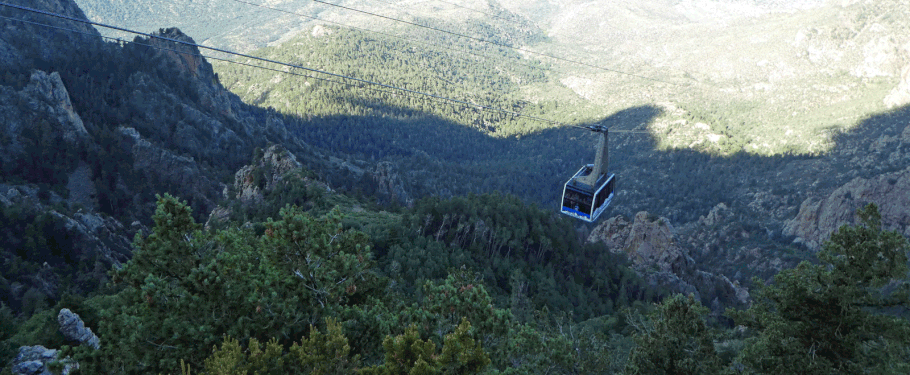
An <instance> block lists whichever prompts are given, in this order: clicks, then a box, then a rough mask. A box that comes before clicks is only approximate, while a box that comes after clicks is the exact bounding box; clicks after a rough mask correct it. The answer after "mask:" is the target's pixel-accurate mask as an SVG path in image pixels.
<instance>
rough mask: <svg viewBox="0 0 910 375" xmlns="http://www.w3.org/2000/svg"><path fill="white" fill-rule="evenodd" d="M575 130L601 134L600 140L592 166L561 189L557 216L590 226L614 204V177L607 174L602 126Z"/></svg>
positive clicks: (604, 129) (606, 154) (582, 169)
mask: <svg viewBox="0 0 910 375" xmlns="http://www.w3.org/2000/svg"><path fill="white" fill-rule="evenodd" d="M577 127H580V128H584V129H588V130H591V131H594V132H597V133H600V134H601V135H602V136H601V137H600V140H599V141H598V142H597V148H596V151H595V152H596V155H595V159H594V164H588V165H585V166H582V167H581V169H579V170H578V172H577V173H575V175H574V176H572V178H570V179H569V181H566V184H565V185H564V186H563V191H562V205H561V207H562V208H561V209H560V212H562V213H564V214H566V215H569V216H572V217H574V218H577V219H581V220H584V221H587V222H589V223H593V222H595V221H597V218H599V217H600V215H601V214H603V212H604V211H605V210H606V209H607V206H609V205H610V202H612V201H613V193H614V190H615V188H616V175H614V174H612V173H608V171H607V167H608V166H609V152H608V150H607V139H608V136H609V130H608V129H607V127H605V126H601V125H592V126H577Z"/></svg>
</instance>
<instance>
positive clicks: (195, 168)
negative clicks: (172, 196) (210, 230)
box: [117, 127, 223, 212]
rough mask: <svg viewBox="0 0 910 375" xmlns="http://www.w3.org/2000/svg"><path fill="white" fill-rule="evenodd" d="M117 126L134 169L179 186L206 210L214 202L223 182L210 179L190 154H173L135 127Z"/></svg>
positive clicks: (186, 197)
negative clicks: (146, 137) (130, 155)
mask: <svg viewBox="0 0 910 375" xmlns="http://www.w3.org/2000/svg"><path fill="white" fill-rule="evenodd" d="M117 130H118V131H119V132H120V134H121V136H122V137H121V144H122V146H123V147H124V148H125V149H128V150H130V153H131V154H132V157H133V169H134V170H136V171H139V172H140V173H141V174H142V175H146V176H150V177H152V178H154V180H156V181H159V183H163V184H166V185H170V186H177V187H179V188H180V190H179V191H180V195H181V196H182V197H184V198H185V199H193V200H194V201H195V202H196V203H197V204H201V205H202V207H203V209H205V210H206V212H207V211H208V210H209V209H211V207H213V206H214V202H213V200H214V199H215V197H217V196H218V194H219V193H220V192H221V190H222V189H223V186H222V185H221V184H220V183H218V182H215V181H212V180H211V179H210V177H209V176H208V175H207V174H206V173H205V172H204V171H203V170H202V169H201V168H199V165H198V163H197V162H196V160H195V159H194V158H192V157H187V156H182V155H177V154H175V153H174V152H172V151H170V150H167V149H165V148H162V147H160V146H158V145H156V144H154V143H152V142H149V141H148V140H146V139H143V138H142V137H141V136H140V135H139V132H138V131H136V129H133V128H125V127H120V128H118V129H117Z"/></svg>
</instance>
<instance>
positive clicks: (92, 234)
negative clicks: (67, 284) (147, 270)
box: [0, 184, 139, 301]
mask: <svg viewBox="0 0 910 375" xmlns="http://www.w3.org/2000/svg"><path fill="white" fill-rule="evenodd" d="M40 194H43V193H41V192H40V191H39V189H38V188H36V187H33V186H27V185H15V186H14V185H5V184H0V208H2V209H19V210H22V211H21V212H23V214H24V215H38V216H41V215H43V216H42V217H43V218H44V220H48V221H50V222H51V223H54V225H55V226H54V228H55V230H56V233H55V235H56V236H57V237H59V238H65V239H66V240H67V241H69V246H68V248H66V249H65V251H66V257H67V258H65V259H70V260H72V261H73V262H79V263H81V264H82V265H83V266H84V267H88V268H87V269H82V270H80V273H79V275H75V276H77V279H79V280H81V282H80V283H79V285H75V286H76V289H74V290H73V291H77V290H81V289H82V288H88V289H86V290H84V291H85V292H88V291H90V290H94V288H96V287H97V286H99V285H101V284H103V283H104V282H105V280H106V277H107V276H106V271H107V270H108V269H110V268H111V267H120V265H121V264H123V263H125V262H126V261H127V260H128V259H129V257H130V255H131V254H132V245H131V239H130V237H131V235H132V234H135V231H136V230H137V229H139V228H133V227H130V228H125V227H124V226H123V225H122V224H121V223H120V222H119V221H117V220H116V219H113V218H111V217H109V216H104V215H101V214H98V213H95V212H90V211H77V212H75V213H67V212H61V211H58V210H56V209H53V208H51V207H48V206H47V205H46V204H61V203H62V202H64V200H63V198H61V197H59V196H57V195H56V194H54V193H48V194H49V198H48V199H47V200H46V201H44V202H42V199H41V198H40V197H39V195H40ZM58 245H62V244H58ZM46 251H50V250H46ZM36 256H38V254H36ZM60 261H61V260H59V259H58V260H56V261H54V260H51V259H47V260H46V261H45V262H44V265H43V266H42V267H41V268H40V269H39V270H38V271H37V272H35V273H34V274H31V275H28V276H25V277H24V278H15V279H11V280H9V282H11V283H12V285H13V286H15V287H14V288H11V293H12V294H11V295H10V296H9V298H11V300H12V301H17V300H19V299H20V298H21V297H22V295H23V294H25V293H26V292H27V291H29V290H32V289H34V290H37V291H38V292H40V293H41V294H42V295H43V296H45V297H47V298H51V299H55V298H57V297H59V292H60V290H59V287H60V281H61V280H60V279H61V277H62V276H65V275H62V274H60V273H59V272H62V271H60V270H58V269H56V268H55V267H56V266H58V265H59V264H57V263H56V262H60ZM48 262H50V263H48ZM7 276H13V275H7ZM70 276H73V275H70Z"/></svg>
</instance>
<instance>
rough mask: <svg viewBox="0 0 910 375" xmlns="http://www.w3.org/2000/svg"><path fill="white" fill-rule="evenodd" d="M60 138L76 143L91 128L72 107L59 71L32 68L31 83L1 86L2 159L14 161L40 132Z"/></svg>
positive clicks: (50, 137)
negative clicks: (87, 127) (15, 87)
mask: <svg viewBox="0 0 910 375" xmlns="http://www.w3.org/2000/svg"><path fill="white" fill-rule="evenodd" d="M39 135H40V137H42V138H43V139H46V140H60V141H61V142H63V143H64V144H66V146H67V147H76V146H78V145H79V143H80V142H83V141H85V140H86V139H87V138H88V131H87V130H86V128H85V124H84V123H83V122H82V119H81V118H80V117H79V115H78V114H77V113H76V112H75V110H73V104H72V102H70V97H69V94H68V93H67V91H66V87H65V86H64V85H63V81H61V79H60V74H58V73H56V72H53V73H50V74H48V73H46V72H43V71H40V70H35V71H32V73H31V76H30V77H29V81H28V84H27V85H26V86H25V87H23V88H22V89H21V90H19V91H16V90H14V89H13V88H11V87H6V86H0V136H2V137H0V139H4V141H3V142H2V143H0V147H2V148H3V150H4V151H3V152H2V153H0V161H5V162H7V163H13V162H14V160H15V159H16V158H18V157H22V156H23V155H24V154H26V153H27V151H26V150H25V149H24V148H23V147H24V145H25V144H28V143H29V142H34V138H35V137H37V136H39Z"/></svg>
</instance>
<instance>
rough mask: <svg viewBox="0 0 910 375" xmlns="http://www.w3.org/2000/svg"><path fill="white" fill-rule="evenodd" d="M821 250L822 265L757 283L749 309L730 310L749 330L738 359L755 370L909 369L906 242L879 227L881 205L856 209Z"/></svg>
mask: <svg viewBox="0 0 910 375" xmlns="http://www.w3.org/2000/svg"><path fill="white" fill-rule="evenodd" d="M857 215H858V217H859V219H860V221H861V224H860V225H858V226H843V227H841V228H840V229H839V230H838V231H836V232H835V233H833V234H832V235H831V238H830V240H829V241H827V242H825V244H824V247H823V249H822V250H821V251H820V252H819V253H818V259H819V261H820V262H821V264H811V263H808V262H803V263H801V264H800V265H799V266H798V267H796V268H795V269H791V270H784V271H781V272H780V273H779V274H778V275H777V276H776V277H775V278H774V284H771V285H764V284H762V283H761V282H756V285H757V288H756V291H755V293H754V294H753V295H754V296H755V297H754V304H753V306H752V307H751V308H750V309H748V310H746V311H732V310H731V311H728V315H730V316H731V317H732V318H733V319H734V320H735V321H736V323H737V324H740V325H743V326H745V327H748V328H750V329H751V330H753V331H754V332H755V337H752V338H750V339H748V340H747V342H746V347H745V349H744V350H743V352H742V362H743V364H745V365H746V366H748V367H749V368H750V369H752V370H754V371H756V372H760V373H776V374H832V373H843V374H859V373H877V374H891V373H894V374H898V373H907V372H908V371H910V363H908V358H910V356H908V354H910V353H908V351H907V347H908V344H910V322H908V321H907V319H906V317H905V315H904V314H905V312H906V309H908V308H910V297H908V296H910V293H908V291H910V284H908V281H907V252H908V250H910V248H908V244H907V240H906V239H905V238H904V237H903V236H901V235H900V234H899V233H897V232H894V231H883V230H882V229H881V215H880V214H879V212H878V208H877V207H876V206H875V205H873V204H870V205H868V206H866V207H865V208H862V209H859V210H857Z"/></svg>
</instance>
